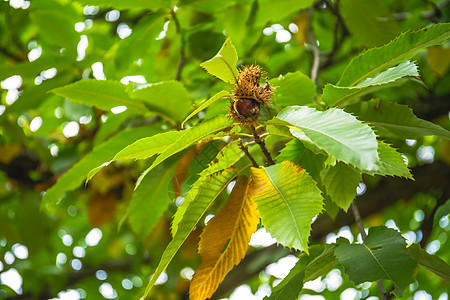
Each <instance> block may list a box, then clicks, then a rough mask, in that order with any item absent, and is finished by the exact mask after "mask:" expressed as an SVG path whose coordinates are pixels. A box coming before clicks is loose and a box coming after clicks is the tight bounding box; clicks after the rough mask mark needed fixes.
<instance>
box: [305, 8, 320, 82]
mask: <svg viewBox="0 0 450 300" xmlns="http://www.w3.org/2000/svg"><path fill="white" fill-rule="evenodd" d="M313 12H314V8H313V7H310V8H309V9H308V22H309V24H308V29H307V30H306V36H307V38H308V42H309V44H310V45H311V48H312V53H313V62H312V67H311V76H310V77H311V80H312V81H314V83H316V81H317V75H318V74H319V67H320V51H319V47H317V43H316V39H315V37H314V35H313V33H312V30H313V29H312V18H313Z"/></svg>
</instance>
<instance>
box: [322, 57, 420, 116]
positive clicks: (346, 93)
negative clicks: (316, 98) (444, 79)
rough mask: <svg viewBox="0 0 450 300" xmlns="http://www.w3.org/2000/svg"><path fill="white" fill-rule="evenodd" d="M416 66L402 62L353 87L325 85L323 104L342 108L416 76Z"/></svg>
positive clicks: (408, 62)
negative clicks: (390, 84) (355, 100)
mask: <svg viewBox="0 0 450 300" xmlns="http://www.w3.org/2000/svg"><path fill="white" fill-rule="evenodd" d="M418 75H419V73H418V70H417V66H416V65H415V64H414V63H413V62H410V61H404V62H402V63H401V64H399V65H398V66H396V67H393V68H390V69H388V70H386V71H384V72H381V73H379V74H378V75H376V76H375V77H374V78H367V79H366V80H364V81H363V82H361V83H359V84H357V85H355V86H353V87H340V86H335V85H332V84H327V85H326V86H325V88H324V89H323V95H322V99H323V101H325V103H326V104H327V105H328V106H330V107H332V106H339V107H343V106H345V105H347V104H348V103H349V102H351V101H352V100H354V99H356V98H358V97H361V96H363V95H365V94H367V93H370V92H372V91H374V90H376V89H379V88H382V87H387V86H389V83H391V82H394V81H396V80H398V79H400V78H402V77H405V76H418Z"/></svg>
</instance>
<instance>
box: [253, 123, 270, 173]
mask: <svg viewBox="0 0 450 300" xmlns="http://www.w3.org/2000/svg"><path fill="white" fill-rule="evenodd" d="M249 128H250V131H251V132H252V134H253V138H254V139H255V143H257V144H258V145H259V147H260V148H261V151H262V153H263V154H264V156H265V157H266V159H267V161H268V162H269V165H270V166H271V165H274V164H275V161H274V160H273V158H272V156H271V155H270V152H269V150H267V148H266V144H265V143H264V140H263V139H261V137H260V136H259V135H258V132H257V131H256V128H255V126H254V125H250V126H249Z"/></svg>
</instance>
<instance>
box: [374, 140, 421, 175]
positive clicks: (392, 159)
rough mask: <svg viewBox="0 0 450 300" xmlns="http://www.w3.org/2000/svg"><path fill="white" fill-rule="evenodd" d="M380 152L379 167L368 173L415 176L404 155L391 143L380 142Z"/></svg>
mask: <svg viewBox="0 0 450 300" xmlns="http://www.w3.org/2000/svg"><path fill="white" fill-rule="evenodd" d="M378 154H379V155H380V161H379V163H378V165H377V168H376V169H375V170H373V171H370V172H367V173H368V174H371V175H382V176H399V177H405V178H408V179H412V178H413V177H412V175H411V173H410V171H409V169H408V165H407V164H406V162H405V159H404V158H403V156H402V155H401V154H400V153H399V152H397V151H396V150H395V149H394V148H393V147H391V146H390V145H389V144H386V143H384V142H382V141H380V142H378Z"/></svg>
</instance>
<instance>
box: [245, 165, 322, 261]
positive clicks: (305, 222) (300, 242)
mask: <svg viewBox="0 0 450 300" xmlns="http://www.w3.org/2000/svg"><path fill="white" fill-rule="evenodd" d="M251 179H252V182H251V185H250V189H249V195H250V197H251V198H252V200H253V201H254V202H255V203H256V205H257V208H258V211H259V213H260V216H261V220H262V223H263V225H264V227H266V229H267V231H268V232H270V234H271V235H272V236H273V237H275V238H276V239H277V241H278V242H279V243H280V244H282V245H284V246H286V247H292V248H294V249H297V250H302V251H305V252H306V253H308V237H309V233H310V230H311V221H312V219H313V218H314V217H315V216H316V215H318V214H319V213H320V211H321V210H322V204H323V198H322V196H321V192H320V190H319V189H318V188H317V186H316V183H315V181H314V180H313V179H312V178H311V177H310V176H309V174H308V173H306V171H305V170H304V169H302V168H300V167H299V166H297V165H295V164H294V163H292V162H289V161H284V162H282V163H280V164H276V165H273V166H270V167H267V168H258V169H257V168H252V169H251Z"/></svg>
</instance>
